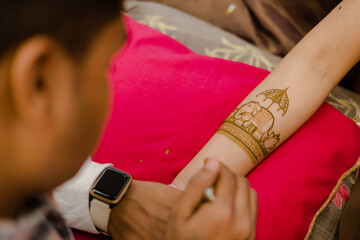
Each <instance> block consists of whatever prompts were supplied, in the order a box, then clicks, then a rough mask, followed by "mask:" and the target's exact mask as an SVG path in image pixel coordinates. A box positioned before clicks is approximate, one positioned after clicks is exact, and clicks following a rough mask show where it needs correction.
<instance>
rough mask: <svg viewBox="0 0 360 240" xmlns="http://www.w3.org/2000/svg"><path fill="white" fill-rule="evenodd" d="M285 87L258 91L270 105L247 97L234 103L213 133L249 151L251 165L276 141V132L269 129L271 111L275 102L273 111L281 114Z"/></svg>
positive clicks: (286, 101) (284, 108)
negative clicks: (248, 100) (234, 105)
mask: <svg viewBox="0 0 360 240" xmlns="http://www.w3.org/2000/svg"><path fill="white" fill-rule="evenodd" d="M287 89H288V88H286V89H283V90H281V89H271V90H267V91H264V92H261V93H259V94H258V95H256V97H259V96H260V95H263V96H264V99H263V102H265V101H266V100H268V102H270V105H269V106H268V107H266V108H265V107H264V106H262V105H260V103H259V102H256V101H250V102H248V103H245V104H243V105H241V106H239V107H237V108H236V109H235V110H234V111H233V112H232V113H231V115H230V116H229V117H228V118H227V119H226V120H225V121H224V123H223V124H222V125H221V127H220V128H219V129H218V131H217V133H219V134H222V135H224V136H226V137H227V138H229V139H230V140H231V141H233V142H234V143H236V144H237V145H238V146H239V147H241V149H243V150H244V151H245V152H246V154H247V155H249V157H250V159H251V161H252V162H253V164H254V165H257V164H258V163H259V162H261V160H263V159H264V158H265V157H266V156H267V155H268V154H269V153H270V152H271V151H272V150H273V149H274V148H275V147H276V145H277V143H278V142H279V141H280V134H276V133H275V132H274V131H273V126H274V123H275V117H274V114H273V113H272V111H273V108H274V107H273V108H271V107H272V106H275V105H274V104H276V105H277V106H278V108H277V111H282V116H284V115H285V113H286V112H287V109H288V107H289V98H288V96H287Z"/></svg>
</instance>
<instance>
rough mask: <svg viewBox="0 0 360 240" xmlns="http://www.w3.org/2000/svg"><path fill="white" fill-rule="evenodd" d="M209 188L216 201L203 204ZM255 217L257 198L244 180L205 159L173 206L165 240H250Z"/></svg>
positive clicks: (253, 231) (254, 225)
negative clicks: (213, 193) (206, 189)
mask: <svg viewBox="0 0 360 240" xmlns="http://www.w3.org/2000/svg"><path fill="white" fill-rule="evenodd" d="M211 186H213V187H214V188H215V195H216V199H215V200H214V201H213V202H204V199H203V193H204V190H205V188H206V187H211ZM256 216H257V195H256V192H255V191H254V190H253V189H251V188H250V186H249V183H248V181H247V180H246V179H245V178H244V177H239V176H236V175H234V174H233V173H232V172H231V171H230V170H229V169H228V168H226V167H225V166H224V165H222V164H220V163H219V162H218V161H216V160H214V159H209V160H208V161H207V162H206V164H205V167H204V168H203V169H202V170H201V171H200V172H199V173H198V174H197V175H196V176H195V177H194V178H193V179H192V180H191V181H190V183H189V184H188V186H187V188H186V190H185V191H184V193H183V194H182V195H181V197H180V198H179V200H178V202H177V203H176V204H175V206H174V207H173V209H172V211H171V213H170V217H169V221H168V225H167V229H166V233H165V239H166V240H185V239H186V240H189V239H192V240H195V239H196V240H201V239H206V240H211V239H216V240H220V239H254V238H255V229H256Z"/></svg>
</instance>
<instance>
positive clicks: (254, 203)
mask: <svg viewBox="0 0 360 240" xmlns="http://www.w3.org/2000/svg"><path fill="white" fill-rule="evenodd" d="M250 209H251V213H250V214H251V219H252V231H251V235H250V239H255V235H256V222H257V212H258V201H257V193H256V191H255V190H254V189H251V190H250Z"/></svg>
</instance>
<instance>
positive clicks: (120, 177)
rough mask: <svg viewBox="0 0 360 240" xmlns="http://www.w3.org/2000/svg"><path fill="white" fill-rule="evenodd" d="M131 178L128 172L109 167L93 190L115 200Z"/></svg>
mask: <svg viewBox="0 0 360 240" xmlns="http://www.w3.org/2000/svg"><path fill="white" fill-rule="evenodd" d="M130 180H131V177H130V175H128V174H127V173H124V172H121V171H118V170H117V169H113V168H108V169H107V170H106V171H105V172H104V173H103V175H102V176H101V178H100V179H99V181H98V182H97V183H96V185H95V187H94V188H93V189H92V191H93V192H94V193H96V194H98V195H100V196H102V197H105V198H107V199H110V200H115V199H117V198H118V196H119V195H120V194H121V192H122V190H123V188H124V187H125V186H126V185H127V183H128V182H129V181H130Z"/></svg>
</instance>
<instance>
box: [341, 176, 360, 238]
mask: <svg viewBox="0 0 360 240" xmlns="http://www.w3.org/2000/svg"><path fill="white" fill-rule="evenodd" d="M339 236H340V238H339V239H340V240H356V239H360V178H359V179H358V180H357V181H356V184H355V186H354V188H353V190H352V192H351V195H350V198H349V200H348V203H347V204H346V206H345V209H344V212H343V214H342V216H341V220H340V228H339Z"/></svg>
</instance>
